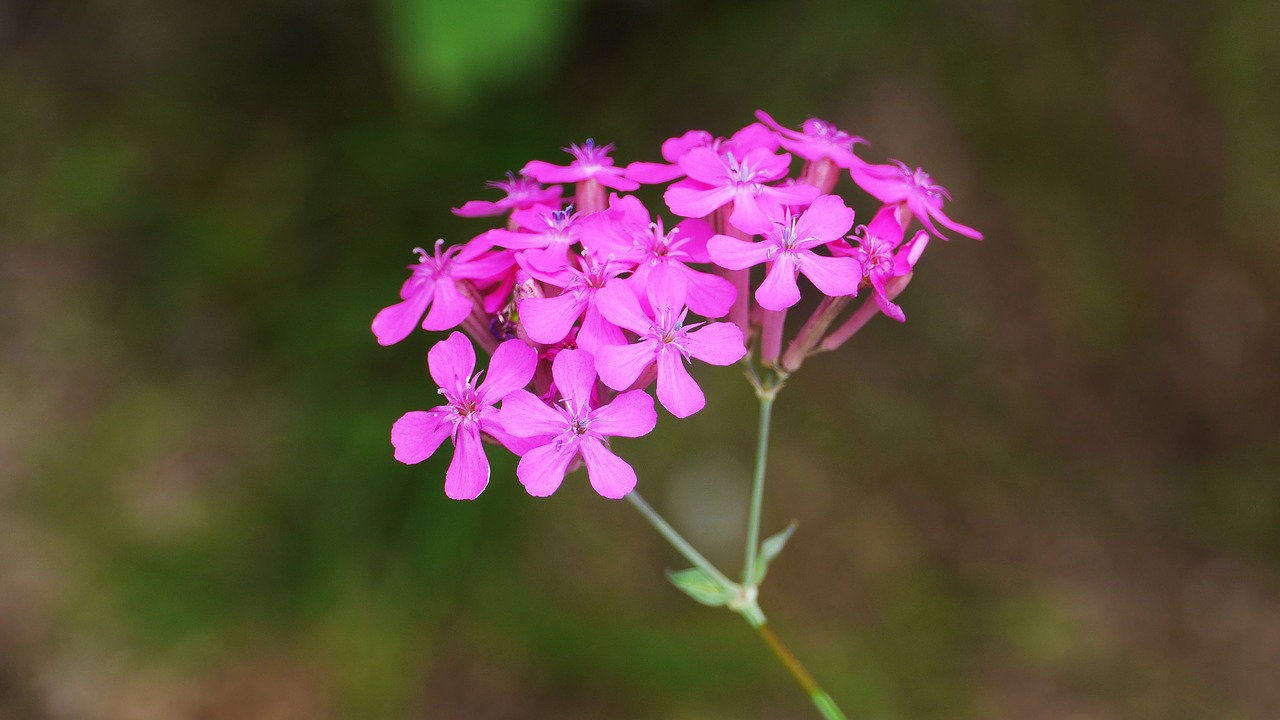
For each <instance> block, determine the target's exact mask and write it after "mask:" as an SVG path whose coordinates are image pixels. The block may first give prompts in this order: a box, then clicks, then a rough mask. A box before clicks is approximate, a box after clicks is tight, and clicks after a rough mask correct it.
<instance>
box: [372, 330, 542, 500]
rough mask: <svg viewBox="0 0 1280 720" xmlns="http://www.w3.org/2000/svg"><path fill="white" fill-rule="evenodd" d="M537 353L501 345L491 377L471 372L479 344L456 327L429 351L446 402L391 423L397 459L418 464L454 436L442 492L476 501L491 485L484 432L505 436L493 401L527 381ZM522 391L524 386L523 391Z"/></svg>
mask: <svg viewBox="0 0 1280 720" xmlns="http://www.w3.org/2000/svg"><path fill="white" fill-rule="evenodd" d="M537 362H538V353H537V352H536V351H534V349H533V348H531V347H529V346H528V345H525V344H524V343H523V342H521V341H519V340H508V341H507V342H505V343H503V344H501V345H499V346H498V349H497V350H496V351H495V352H494V353H493V359H492V360H491V361H490V362H489V376H488V377H487V378H485V380H484V382H483V383H481V384H480V385H479V386H478V387H477V386H476V382H477V381H478V380H479V378H480V375H481V374H482V373H477V374H476V375H474V376H473V375H472V374H471V373H472V371H473V370H474V369H475V366H476V353H475V349H474V348H472V347H471V341H470V340H468V339H467V338H466V336H464V335H463V334H462V333H459V332H455V333H452V334H451V335H449V337H447V338H445V339H444V340H442V341H440V342H438V343H436V345H435V347H432V348H431V350H430V352H428V353H427V367H428V368H429V369H430V370H431V379H433V380H435V381H436V384H437V385H439V386H440V393H441V394H442V395H444V397H445V399H446V400H447V401H448V402H447V403H446V404H444V405H441V406H439V407H436V408H432V409H431V410H427V411H414V412H410V413H405V414H404V415H403V416H402V417H401V418H400V419H399V420H397V421H396V422H395V425H393V426H392V427H391V444H392V446H394V447H395V458H396V460H399V461H400V462H402V463H405V464H406V465H414V464H417V463H420V462H422V461H423V460H426V459H427V458H429V457H431V456H432V454H434V453H435V451H436V449H437V448H439V447H440V444H441V443H442V442H444V439H445V438H446V437H448V438H450V439H452V440H453V446H454V451H453V461H452V462H451V463H450V464H449V469H448V471H447V472H445V476H444V492H445V494H446V495H448V496H449V497H451V498H453V499H454V500H474V499H475V498H476V496H478V495H479V494H480V493H481V491H483V490H484V488H485V486H486V485H488V484H489V458H488V457H486V456H485V453H484V444H483V441H482V440H481V434H482V433H487V434H489V435H492V436H494V437H496V438H498V439H499V440H504V439H505V438H506V433H505V432H504V428H503V426H502V422H501V419H500V415H499V411H498V410H496V409H495V408H494V407H493V406H494V405H495V404H496V403H497V402H498V401H500V400H502V399H503V398H504V397H506V396H507V395H508V394H510V393H512V392H514V391H516V390H518V389H519V388H522V387H524V386H525V385H528V384H529V381H530V380H532V379H533V371H534V368H535V366H536V365H537ZM521 392H523V391H521Z"/></svg>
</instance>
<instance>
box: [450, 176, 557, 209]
mask: <svg viewBox="0 0 1280 720" xmlns="http://www.w3.org/2000/svg"><path fill="white" fill-rule="evenodd" d="M487 184H488V186H489V187H491V188H497V189H498V190H502V191H503V192H505V193H506V194H507V196H506V197H504V198H503V199H501V200H498V201H497V202H489V201H487V200H469V201H467V202H466V203H464V204H463V205H462V207H460V208H454V209H453V214H454V215H457V216H458V217H471V218H474V217H491V216H494V215H501V214H502V213H504V212H507V211H508V210H523V209H525V208H527V207H532V206H534V205H555V206H556V207H559V204H560V193H561V192H563V188H561V187H560V186H559V185H554V186H552V187H548V188H544V187H542V184H541V183H539V182H538V181H537V180H534V179H533V178H531V177H527V176H525V175H520V176H516V175H515V174H513V173H507V180H506V182H503V181H501V180H495V181H493V182H490V183H487Z"/></svg>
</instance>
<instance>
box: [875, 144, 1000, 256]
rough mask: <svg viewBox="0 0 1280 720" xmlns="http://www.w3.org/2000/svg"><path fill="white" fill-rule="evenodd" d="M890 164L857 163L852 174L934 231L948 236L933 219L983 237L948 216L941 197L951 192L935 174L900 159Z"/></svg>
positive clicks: (878, 197) (971, 236) (939, 235)
mask: <svg viewBox="0 0 1280 720" xmlns="http://www.w3.org/2000/svg"><path fill="white" fill-rule="evenodd" d="M891 163H892V164H890V165H858V166H855V167H854V168H853V170H852V171H851V174H852V175H853V181H854V182H856V183H858V186H859V187H861V188H862V189H863V190H866V191H867V193H868V194H870V195H871V196H872V197H874V198H875V199H877V200H879V201H880V202H882V203H884V204H885V205H904V206H906V208H907V209H908V210H910V211H911V212H912V213H913V214H914V215H915V216H916V217H918V218H920V222H921V223H922V224H923V225H924V226H925V227H926V228H927V229H928V230H929V232H930V233H932V234H933V235H935V236H937V237H939V238H942V239H943V240H946V239H947V236H946V235H943V234H942V233H941V232H940V231H939V230H938V228H937V226H935V225H934V224H933V223H934V221H935V220H936V221H937V222H938V224H939V225H942V226H943V227H945V228H948V229H950V230H954V231H955V232H958V233H960V234H961V235H964V236H965V237H970V238H973V239H974V240H981V239H982V233H980V232H978V231H977V230H974V229H973V228H971V227H969V226H968V225H961V224H960V223H958V222H956V221H954V220H952V219H951V218H949V217H947V215H946V213H944V212H942V201H943V200H944V199H945V200H950V199H951V195H950V194H949V193H948V192H947V189H946V188H944V187H942V186H941V185H937V184H934V182H933V178H931V177H929V173H927V172H925V171H924V169H923V168H916V169H915V170H912V169H911V168H909V167H907V166H906V164H905V163H902V162H899V161H898V160H893V161H891Z"/></svg>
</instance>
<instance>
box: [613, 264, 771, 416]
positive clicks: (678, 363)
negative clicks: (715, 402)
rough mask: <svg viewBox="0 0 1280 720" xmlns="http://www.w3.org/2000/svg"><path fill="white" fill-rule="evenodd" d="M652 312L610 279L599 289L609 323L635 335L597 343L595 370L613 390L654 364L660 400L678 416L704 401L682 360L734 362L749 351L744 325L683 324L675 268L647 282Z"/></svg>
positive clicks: (682, 301) (682, 287)
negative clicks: (618, 342)
mask: <svg viewBox="0 0 1280 720" xmlns="http://www.w3.org/2000/svg"><path fill="white" fill-rule="evenodd" d="M648 292H649V304H650V305H651V306H652V307H653V317H650V316H648V315H646V314H645V313H644V311H643V310H641V309H640V303H639V301H638V300H636V296H635V294H634V293H632V292H631V291H630V290H629V289H627V288H625V287H623V286H620V285H617V284H614V285H611V286H610V287H607V288H605V289H604V290H602V291H600V294H599V297H598V300H597V302H598V304H599V305H600V312H601V313H602V314H603V315H604V316H605V318H607V319H608V320H609V321H610V322H613V323H614V324H616V325H618V326H620V327H623V328H626V329H627V330H630V331H631V332H634V333H635V334H636V335H638V336H639V339H638V340H637V342H634V343H632V344H630V345H610V346H606V347H602V348H600V351H599V354H598V355H597V357H596V369H597V370H598V371H599V373H600V380H601V381H602V382H604V384H605V385H608V386H609V387H611V388H613V389H614V390H625V389H626V388H629V387H631V385H632V384H633V383H635V382H636V380H637V379H638V378H639V377H640V374H641V373H643V372H644V371H645V370H646V369H647V368H648V367H649V366H650V365H651V364H653V363H657V366H658V368H657V369H658V402H660V403H662V407H664V408H666V409H667V410H668V411H669V412H670V413H671V414H672V415H675V416H676V417H680V418H683V417H688V416H690V415H692V414H694V413H696V412H698V411H699V410H701V409H702V408H703V407H704V406H705V405H706V397H705V396H704V395H703V393H702V388H700V387H698V383H696V382H694V380H693V378H692V377H691V376H690V375H689V371H688V370H687V369H686V368H685V366H684V363H685V361H686V360H688V359H689V358H690V357H692V358H696V359H698V360H701V361H703V362H706V363H710V364H712V365H732V364H733V363H736V362H737V361H739V360H741V359H742V356H743V355H746V354H747V349H746V347H745V346H744V345H743V340H742V330H741V329H739V328H738V326H737V325H734V324H733V323H708V324H705V325H704V324H703V323H692V324H690V325H685V322H684V321H685V318H686V316H687V315H688V313H689V311H688V309H687V308H686V307H685V293H686V288H685V282H684V279H683V278H681V277H680V276H679V275H676V274H674V273H667V274H663V275H659V276H655V277H654V278H653V279H652V280H651V281H650V283H649V288H648Z"/></svg>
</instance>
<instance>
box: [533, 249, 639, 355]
mask: <svg viewBox="0 0 1280 720" xmlns="http://www.w3.org/2000/svg"><path fill="white" fill-rule="evenodd" d="M630 269H631V267H630V265H629V264H623V263H619V262H613V261H611V260H609V259H608V258H607V257H605V258H601V256H599V255H598V254H596V253H592V252H590V251H587V252H585V253H584V254H583V256H582V269H581V270H579V269H578V268H575V267H573V266H572V265H566V266H565V267H564V268H563V269H562V270H561V271H560V272H559V273H555V274H544V273H541V272H539V271H538V270H537V269H536V268H533V267H528V268H526V270H527V271H528V272H529V274H530V275H532V276H534V277H535V278H537V279H539V280H542V281H543V282H548V283H550V284H553V285H557V286H560V287H563V288H564V291H563V292H561V293H560V294H559V295H556V296H554V297H530V298H525V299H523V300H521V301H520V304H519V310H520V323H521V324H522V325H523V326H524V329H525V332H527V333H528V334H529V339H530V340H533V341H534V342H536V343H542V344H544V345H551V344H554V343H558V342H560V341H561V340H564V339H565V338H566V337H568V335H569V331H570V330H571V329H573V325H574V323H575V322H577V320H578V318H582V325H581V327H580V328H579V329H578V335H577V344H578V347H580V348H583V349H584V350H589V351H592V352H595V350H596V348H598V347H600V346H601V345H606V344H614V345H616V344H621V343H623V342H626V339H625V338H624V337H623V336H622V332H621V331H619V330H618V328H617V326H615V325H612V324H610V323H609V322H607V321H606V320H605V319H604V318H603V317H602V316H601V315H600V311H599V309H598V308H597V302H596V297H597V296H598V294H599V291H600V289H601V288H604V287H606V286H607V285H609V284H610V283H611V282H612V281H613V280H615V279H616V278H617V277H618V275H619V274H620V273H623V272H626V271H628V270H630Z"/></svg>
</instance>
